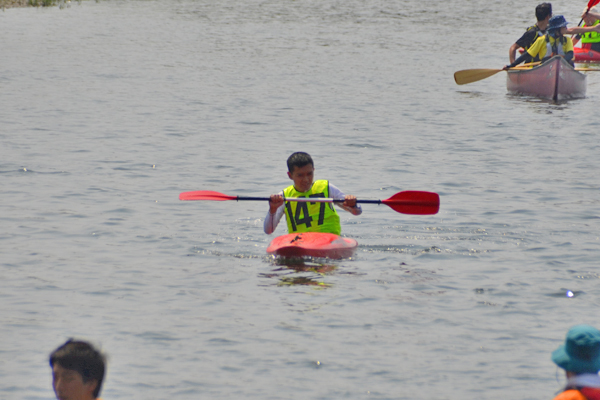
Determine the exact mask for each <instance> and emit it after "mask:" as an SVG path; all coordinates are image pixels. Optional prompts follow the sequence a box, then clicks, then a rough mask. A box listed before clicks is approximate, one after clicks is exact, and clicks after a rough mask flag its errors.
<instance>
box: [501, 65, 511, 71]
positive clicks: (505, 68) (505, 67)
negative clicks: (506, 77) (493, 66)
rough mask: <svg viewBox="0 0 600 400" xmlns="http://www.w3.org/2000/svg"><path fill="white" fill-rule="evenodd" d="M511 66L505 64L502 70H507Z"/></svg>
mask: <svg viewBox="0 0 600 400" xmlns="http://www.w3.org/2000/svg"><path fill="white" fill-rule="evenodd" d="M509 68H510V65H505V66H504V67H503V68H502V70H503V71H506V70H507V69H509Z"/></svg>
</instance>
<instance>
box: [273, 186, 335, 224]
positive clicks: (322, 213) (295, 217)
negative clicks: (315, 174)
mask: <svg viewBox="0 0 600 400" xmlns="http://www.w3.org/2000/svg"><path fill="white" fill-rule="evenodd" d="M283 197H284V198H288V197H322V198H326V197H329V181H325V180H318V181H315V182H313V185H312V187H311V188H310V190H309V191H308V192H299V191H297V190H296V188H295V187H294V185H292V186H289V187H287V188H286V189H285V190H284V191H283ZM285 217H286V218H285V219H286V221H287V226H288V232H289V233H296V232H327V233H335V234H336V235H339V234H341V233H342V226H341V224H340V217H339V215H338V213H337V212H336V211H335V209H334V208H333V203H316V202H315V203H311V202H306V203H305V202H298V201H286V202H285Z"/></svg>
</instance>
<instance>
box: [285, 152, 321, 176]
mask: <svg viewBox="0 0 600 400" xmlns="http://www.w3.org/2000/svg"><path fill="white" fill-rule="evenodd" d="M308 164H310V165H312V166H313V167H314V166H315V163H314V162H313V159H312V158H311V156H310V155H309V154H308V153H303V152H301V151H298V152H296V153H294V154H292V155H291V156H289V158H288V159H287V166H288V171H290V172H294V168H295V167H298V168H302V167H304V166H305V165H308Z"/></svg>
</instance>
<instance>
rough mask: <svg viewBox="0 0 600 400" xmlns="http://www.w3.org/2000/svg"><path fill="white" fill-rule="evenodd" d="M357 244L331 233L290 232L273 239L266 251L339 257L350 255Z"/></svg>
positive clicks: (293, 254) (297, 255) (281, 255)
mask: <svg viewBox="0 0 600 400" xmlns="http://www.w3.org/2000/svg"><path fill="white" fill-rule="evenodd" d="M357 246H358V242H357V241H356V240H354V239H350V238H344V237H341V236H338V235H335V234H333V233H322V232H303V233H290V234H288V235H283V236H278V237H276V238H275V239H273V241H272V242H271V244H269V247H267V253H269V254H273V255H276V256H280V257H320V258H333V259H340V258H348V257H352V255H353V254H354V251H355V250H356V247H357Z"/></svg>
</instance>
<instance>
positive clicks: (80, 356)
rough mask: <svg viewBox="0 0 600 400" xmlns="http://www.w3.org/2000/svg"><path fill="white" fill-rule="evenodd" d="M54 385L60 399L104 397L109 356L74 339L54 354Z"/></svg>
mask: <svg viewBox="0 0 600 400" xmlns="http://www.w3.org/2000/svg"><path fill="white" fill-rule="evenodd" d="M50 368H52V386H53V388H54V393H55V394H56V398H57V399H58V400H100V399H99V398H98V396H99V395H100V389H101V388H102V381H103V380H104V372H105V369H106V356H104V355H103V354H102V353H100V351H98V350H96V349H95V348H94V347H93V346H92V345H91V344H89V343H87V342H83V341H76V340H73V339H69V340H67V342H66V343H65V344H63V345H62V346H60V347H59V348H57V349H56V350H54V351H53V352H52V354H50Z"/></svg>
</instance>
